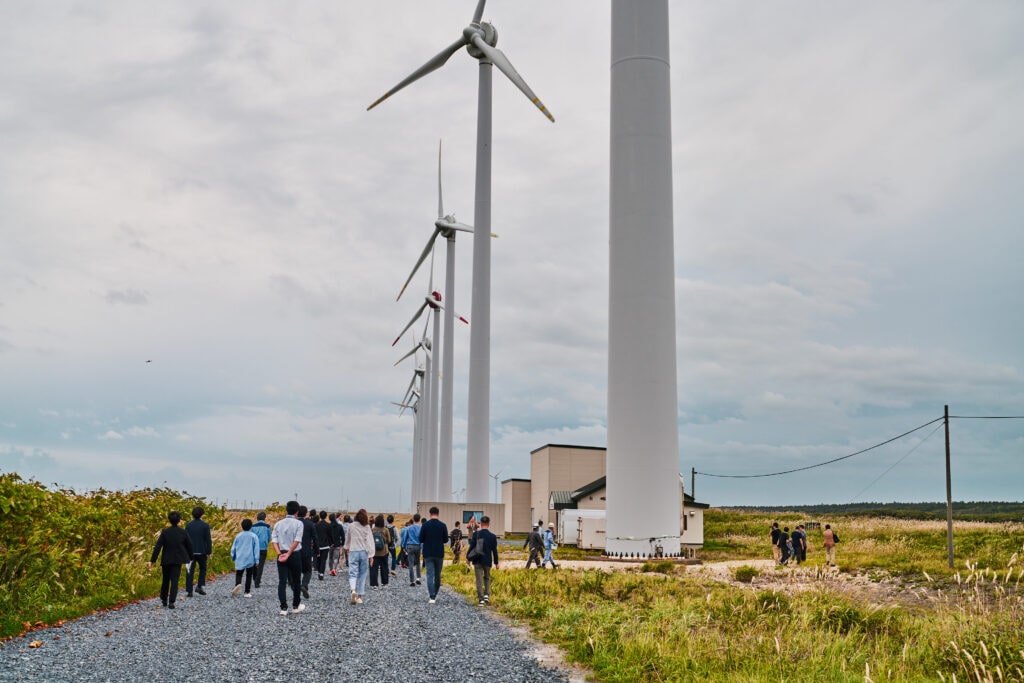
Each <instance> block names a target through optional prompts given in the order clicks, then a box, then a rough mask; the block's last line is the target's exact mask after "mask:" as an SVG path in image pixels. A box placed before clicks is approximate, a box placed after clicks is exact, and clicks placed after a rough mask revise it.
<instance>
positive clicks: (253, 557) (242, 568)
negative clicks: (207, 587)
mask: <svg viewBox="0 0 1024 683" xmlns="http://www.w3.org/2000/svg"><path fill="white" fill-rule="evenodd" d="M231 559H232V560H234V561H235V587H234V588H232V589H231V597H233V598H236V597H238V591H240V590H242V574H245V597H247V598H251V597H252V579H253V576H254V574H255V569H256V567H257V566H258V564H259V561H260V539H259V537H258V536H257V535H256V534H254V533H253V532H252V520H251V519H249V518H248V517H246V518H245V519H243V520H242V530H241V531H240V532H239V533H238V535H237V536H235V541H234V543H232V544H231Z"/></svg>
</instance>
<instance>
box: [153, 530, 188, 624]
mask: <svg viewBox="0 0 1024 683" xmlns="http://www.w3.org/2000/svg"><path fill="white" fill-rule="evenodd" d="M167 521H168V522H170V523H171V525H170V526H168V527H164V529H163V531H161V532H160V535H159V536H158V537H157V539H156V545H155V546H153V554H152V555H151V556H150V558H149V566H150V567H152V566H153V563H154V562H156V558H157V557H158V556H159V555H160V552H161V551H163V558H162V559H161V560H160V569H162V570H163V578H162V579H161V581H160V604H162V605H163V606H164V607H166V608H167V609H174V601H175V600H177V599H178V580H179V579H180V578H181V565H183V564H185V563H186V562H188V561H189V560H190V559H192V541H191V540H190V539H189V537H188V534H187V533H185V530H184V529H182V528H181V527H179V526H178V524H179V523H180V522H181V513H180V512H178V511H177V510H171V511H170V512H168V513H167Z"/></svg>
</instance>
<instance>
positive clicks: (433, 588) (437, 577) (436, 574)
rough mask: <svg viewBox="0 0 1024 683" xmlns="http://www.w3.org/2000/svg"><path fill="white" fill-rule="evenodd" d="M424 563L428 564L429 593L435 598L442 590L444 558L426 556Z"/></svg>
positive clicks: (431, 597)
mask: <svg viewBox="0 0 1024 683" xmlns="http://www.w3.org/2000/svg"><path fill="white" fill-rule="evenodd" d="M423 563H424V564H425V565H427V593H428V594H429V595H430V599H431V600H433V599H434V598H436V597H437V593H438V591H440V590H441V567H443V566H444V558H443V557H424V558H423Z"/></svg>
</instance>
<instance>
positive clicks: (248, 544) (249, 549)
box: [231, 531, 260, 569]
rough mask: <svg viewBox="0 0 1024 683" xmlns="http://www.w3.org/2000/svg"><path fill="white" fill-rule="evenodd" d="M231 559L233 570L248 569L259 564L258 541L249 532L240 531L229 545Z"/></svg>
mask: <svg viewBox="0 0 1024 683" xmlns="http://www.w3.org/2000/svg"><path fill="white" fill-rule="evenodd" d="M231 559H232V560H234V561H235V569H248V568H249V567H254V566H256V565H257V564H259V562H260V539H259V536H257V535H256V534H254V533H253V532H251V531H242V532H240V533H239V534H238V535H237V536H235V542H234V543H232V544H231Z"/></svg>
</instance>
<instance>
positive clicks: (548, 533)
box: [540, 522, 558, 569]
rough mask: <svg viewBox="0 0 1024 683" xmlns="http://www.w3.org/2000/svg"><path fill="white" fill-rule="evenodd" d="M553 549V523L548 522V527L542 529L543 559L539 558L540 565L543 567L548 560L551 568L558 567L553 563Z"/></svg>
mask: <svg viewBox="0 0 1024 683" xmlns="http://www.w3.org/2000/svg"><path fill="white" fill-rule="evenodd" d="M554 549H555V523H554V522H548V528H547V529H545V530H544V559H543V560H541V563H540V566H541V568H542V569H543V568H544V566H545V565H547V563H548V562H550V563H551V568H552V569H558V565H557V564H555V558H554V557H553V556H552V555H551V553H552V551H553V550H554Z"/></svg>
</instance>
